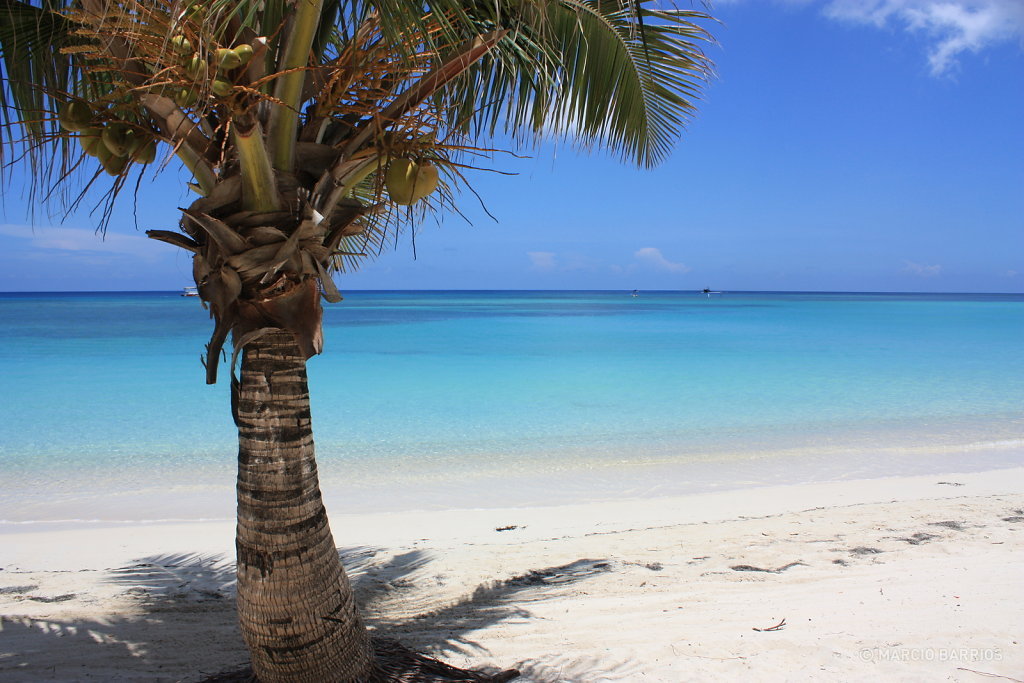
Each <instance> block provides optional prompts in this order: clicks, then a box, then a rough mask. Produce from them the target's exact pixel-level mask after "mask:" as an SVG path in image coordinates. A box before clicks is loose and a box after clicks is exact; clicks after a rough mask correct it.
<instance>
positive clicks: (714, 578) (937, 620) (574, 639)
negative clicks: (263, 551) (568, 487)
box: [0, 467, 1024, 681]
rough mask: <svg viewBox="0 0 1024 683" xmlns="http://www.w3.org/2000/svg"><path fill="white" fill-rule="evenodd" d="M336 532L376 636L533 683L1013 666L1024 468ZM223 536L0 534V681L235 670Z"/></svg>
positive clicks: (1021, 661)
mask: <svg viewBox="0 0 1024 683" xmlns="http://www.w3.org/2000/svg"><path fill="white" fill-rule="evenodd" d="M329 512H330V510H329ZM331 521H332V528H333V530H334V535H335V540H336V541H337V542H338V543H339V544H340V546H341V548H340V551H341V552H342V554H343V556H344V557H345V559H346V565H347V567H348V569H349V573H350V575H351V576H352V579H353V583H354V585H355V587H356V591H357V596H358V599H359V601H360V603H361V604H362V605H363V612H364V614H365V615H366V617H367V620H368V623H369V624H370V625H371V626H372V627H374V628H376V629H377V630H378V631H379V632H381V633H383V634H387V635H390V636H394V637H397V638H399V639H400V640H402V641H403V642H406V643H407V644H408V645H410V646H413V647H417V648H421V649H424V650H427V651H430V652H431V653H433V654H437V655H441V656H442V657H444V658H446V659H448V660H450V661H452V663H454V664H457V665H473V666H484V667H486V666H492V665H493V666H496V667H498V666H502V667H509V666H518V668H520V669H521V670H522V671H523V673H524V678H523V679H521V680H524V681H558V680H571V681H598V680H636V679H639V678H644V680H657V681H679V680H706V679H719V680H733V679H735V678H737V677H741V676H746V677H749V676H751V675H755V674H756V676H757V678H758V680H814V679H818V680H820V679H821V678H822V677H825V678H831V679H836V678H841V679H843V680H869V679H874V680H877V679H878V677H883V678H887V679H918V680H920V679H939V678H941V679H944V680H955V681H980V680H984V679H983V678H982V677H981V676H980V675H979V674H977V673H971V672H970V671H969V670H974V671H979V672H984V673H987V674H993V675H1000V676H1004V677H1011V678H1014V677H1019V676H1020V673H1021V672H1024V641H1022V639H1021V638H1020V634H1021V633H1024V614H1022V613H1021V612H1020V610H1019V605H1020V604H1022V603H1024V585H1021V583H1020V582H1019V581H1018V580H1015V572H1013V571H1012V567H1014V566H1020V565H1021V562H1024V467H1018V468H1013V469H1004V470H991V471H987V472H969V473H947V474H942V475H923V476H914V477H890V478H881V479H866V480H857V481H839V482H825V483H810V484H797V485H787V486H772V487H761V488H754V489H740V490H734V491H721V492H711V493H701V494H693V495H687V496H666V497H658V498H647V499H643V498H637V499H631V500H620V501H612V502H598V503H581V504H572V505H562V506H550V507H521V508H514V507H513V508H492V509H476V510H469V509H461V510H440V511H428V512H368V513H364V514H351V513H336V512H331ZM233 531H234V524H233V522H231V521H217V522H191V523H177V524H147V525H141V524H133V525H120V526H117V525H114V526H105V527H98V528H71V529H60V530H34V531H28V532H25V531H22V532H16V533H11V532H8V531H4V532H2V533H0V544H2V545H0V548H3V550H0V567H2V571H0V608H2V609H0V614H3V621H2V624H0V625H2V628H3V632H4V636H5V637H4V638H3V640H2V641H0V642H2V643H3V645H0V677H4V678H5V680H8V679H9V680H24V681H28V680H33V681H35V680H44V681H45V680H118V679H120V680H149V681H163V680H167V681H171V680H198V679H199V678H201V673H205V674H210V673H214V672H216V671H221V670H225V669H230V668H231V667H233V666H236V665H237V664H239V663H241V662H243V661H244V660H245V652H244V648H243V647H242V645H241V642H240V638H239V636H238V635H237V632H236V628H235V625H234V611H233V601H232V600H231V598H232V596H233V588H232V581H233V577H232V572H233V566H232V562H231V554H232V549H233V543H232V541H233ZM782 619H785V620H786V624H785V625H784V626H783V627H782V628H780V629H778V630H775V631H771V630H767V631H766V630H764V629H768V628H769V627H772V626H774V625H776V624H778V623H780V621H781V620H782ZM623 624H627V625H628V627H627V628H623ZM755 629H762V630H761V631H757V630H755ZM182 653H187V654H184V655H183V654H182ZM965 669H967V670H965Z"/></svg>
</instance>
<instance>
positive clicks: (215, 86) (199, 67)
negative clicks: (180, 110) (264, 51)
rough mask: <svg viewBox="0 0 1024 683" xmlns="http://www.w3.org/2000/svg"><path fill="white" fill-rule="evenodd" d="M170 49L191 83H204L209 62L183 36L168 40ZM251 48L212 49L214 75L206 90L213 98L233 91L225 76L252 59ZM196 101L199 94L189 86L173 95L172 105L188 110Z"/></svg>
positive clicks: (241, 45) (231, 84) (225, 95)
mask: <svg viewBox="0 0 1024 683" xmlns="http://www.w3.org/2000/svg"><path fill="white" fill-rule="evenodd" d="M171 48H172V49H173V50H174V51H175V52H177V53H178V54H180V55H181V67H182V69H183V70H184V71H185V75H186V76H187V77H188V78H189V79H190V80H191V81H192V82H193V83H194V84H199V83H200V82H202V81H205V80H206V76H207V74H208V73H209V69H210V63H209V62H207V60H205V59H203V58H202V57H200V56H199V53H198V52H194V51H193V50H192V41H190V40H189V39H188V38H186V37H185V36H183V35H180V34H179V35H176V36H173V37H172V38H171ZM253 54H254V51H253V48H252V45H249V44H248V43H242V44H240V45H236V46H235V47H233V48H231V47H221V48H217V49H216V50H214V52H213V54H212V55H211V60H210V62H212V65H213V67H214V70H215V73H216V75H215V76H214V78H213V80H212V81H211V82H210V90H211V91H213V94H214V95H216V96H217V97H227V96H228V95H230V94H231V91H232V89H234V87H235V86H234V83H232V82H231V81H230V80H228V79H227V78H226V77H225V75H226V74H227V73H228V72H229V71H233V70H234V69H238V68H240V67H243V66H245V65H246V64H248V63H249V62H250V61H251V60H252V57H253ZM198 101H199V92H198V91H197V90H196V88H195V87H194V86H193V87H191V88H181V89H180V90H179V91H178V92H176V93H174V102H175V104H177V105H178V106H179V107H192V106H195V104H196V103H197V102H198Z"/></svg>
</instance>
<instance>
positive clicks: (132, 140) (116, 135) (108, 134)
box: [102, 123, 139, 157]
mask: <svg viewBox="0 0 1024 683" xmlns="http://www.w3.org/2000/svg"><path fill="white" fill-rule="evenodd" d="M138 136H139V133H138V131H136V130H135V129H134V128H132V127H130V126H127V125H125V124H123V123H112V124H110V125H109V126H107V127H106V128H104V129H103V135H102V137H103V144H104V145H106V147H107V149H109V150H110V152H111V153H112V154H113V155H114V156H119V157H124V156H128V153H129V152H131V151H132V149H133V147H134V146H135V145H136V140H137V139H138Z"/></svg>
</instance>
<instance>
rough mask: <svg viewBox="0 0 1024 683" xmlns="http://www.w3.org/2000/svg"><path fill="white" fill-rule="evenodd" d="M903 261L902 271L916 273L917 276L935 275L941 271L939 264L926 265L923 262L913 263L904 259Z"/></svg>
mask: <svg viewBox="0 0 1024 683" xmlns="http://www.w3.org/2000/svg"><path fill="white" fill-rule="evenodd" d="M903 263H904V266H903V272H904V273H910V274H911V275H917V276H918V277H935V276H936V275H938V274H939V273H941V272H942V266H940V265H939V264H935V265H933V266H927V265H925V264H923V263H914V262H913V261H904V262H903Z"/></svg>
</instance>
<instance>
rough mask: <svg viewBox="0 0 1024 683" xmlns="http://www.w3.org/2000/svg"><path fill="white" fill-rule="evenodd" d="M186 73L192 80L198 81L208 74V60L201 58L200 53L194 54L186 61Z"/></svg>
mask: <svg viewBox="0 0 1024 683" xmlns="http://www.w3.org/2000/svg"><path fill="white" fill-rule="evenodd" d="M184 67H185V73H186V74H187V75H188V76H189V78H191V79H192V80H196V79H198V78H199V77H200V76H203V75H205V74H206V60H205V59H202V58H201V57H200V56H199V53H198V52H197V53H194V54H193V55H192V56H191V57H189V58H188V59H187V60H185V64H184Z"/></svg>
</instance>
